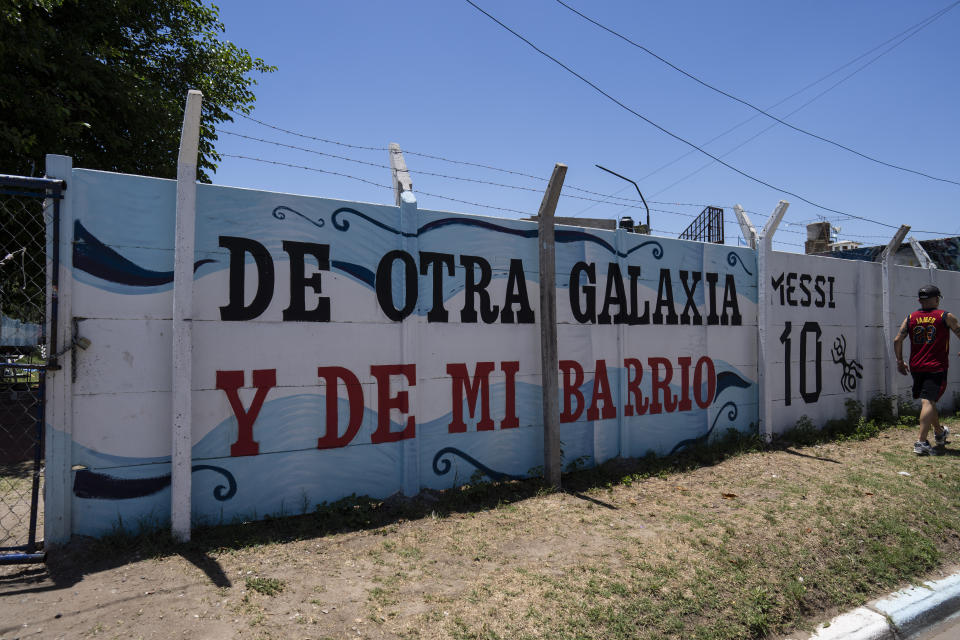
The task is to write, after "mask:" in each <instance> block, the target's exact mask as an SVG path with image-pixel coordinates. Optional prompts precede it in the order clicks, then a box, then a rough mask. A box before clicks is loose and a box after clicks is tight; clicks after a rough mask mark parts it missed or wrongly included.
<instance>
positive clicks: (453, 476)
mask: <svg viewBox="0 0 960 640" xmlns="http://www.w3.org/2000/svg"><path fill="white" fill-rule="evenodd" d="M71 191H72V195H73V198H74V200H73V203H74V208H73V212H74V213H73V220H72V229H73V245H72V246H73V255H72V277H73V280H74V281H73V283H72V284H73V300H72V305H73V309H72V313H73V316H74V317H75V319H76V327H77V332H78V333H79V335H82V336H84V337H86V338H88V339H89V340H90V341H91V346H90V348H89V349H87V350H86V351H84V352H82V353H78V354H77V360H76V368H75V374H76V381H75V383H74V384H73V394H74V399H73V423H72V428H71V434H70V441H71V443H72V444H71V448H72V452H71V456H72V464H73V466H74V471H73V483H72V491H73V497H72V500H73V514H72V521H73V524H72V526H73V531H74V532H75V533H82V534H98V533H102V532H103V531H105V530H108V529H110V528H111V527H113V526H115V525H116V524H117V523H118V522H120V523H124V525H125V526H127V525H129V526H136V525H137V524H138V523H148V522H160V523H162V522H163V521H164V520H165V519H166V518H168V514H169V503H170V489H169V485H170V475H169V474H170V471H169V466H170V424H171V409H170V403H171V396H170V389H171V379H170V376H171V365H170V355H169V354H170V344H171V342H170V341H171V335H170V330H171V329H170V328H171V321H170V317H171V308H172V281H173V236H174V216H173V211H174V209H175V206H174V199H175V192H176V184H175V182H172V181H165V180H158V179H150V178H139V177H131V176H120V175H115V174H108V173H101V172H95V171H85V170H74V172H73V179H72V184H71ZM536 236H537V229H536V224H535V223H531V222H521V221H512V220H502V219H495V218H485V217H479V216H470V215H463V214H452V213H445V212H438V211H422V210H421V211H418V210H417V209H416V206H415V205H409V206H404V207H403V208H401V207H394V206H383V205H372V204H361V203H356V202H342V201H334V200H327V199H321V198H308V197H302V196H292V195H287V194H278V193H267V192H257V191H249V190H243V189H234V188H224V187H216V186H209V185H200V186H199V190H198V194H197V225H196V256H195V261H194V279H195V284H194V286H195V297H194V310H193V345H194V356H193V370H194V386H193V389H194V391H193V395H194V399H193V404H194V414H193V438H194V446H193V461H194V466H193V470H194V481H193V490H194V494H193V505H194V506H193V513H194V519H195V521H196V522H221V521H231V520H234V519H238V518H243V519H248V518H256V517H262V516H263V515H266V514H276V513H288V514H289V513H299V512H302V511H304V510H311V509H313V508H314V507H315V506H316V505H317V504H319V503H321V502H323V501H330V500H335V499H338V498H341V497H343V496H346V495H350V494H367V495H371V496H375V497H387V496H389V495H391V494H394V493H397V492H403V493H405V494H408V495H409V494H415V493H416V492H417V491H419V490H420V489H422V488H435V489H441V488H448V487H451V486H455V485H458V484H462V483H465V482H467V481H469V480H470V479H471V478H475V477H477V476H482V477H485V478H491V479H500V478H512V477H516V478H519V477H528V476H531V475H538V474H540V473H541V469H542V467H541V465H542V460H543V457H542V442H543V431H542V426H541V422H542V420H541V413H542V408H541V377H540V376H541V372H540V365H539V363H540V352H539V344H540V343H539V340H540V338H539V333H540V329H539V324H538V321H539V320H538V319H539V315H540V314H539V288H538V286H539V285H538V283H539V276H538V254H537V240H536ZM556 242H557V250H556V253H557V263H556V264H557V271H556V281H557V283H558V284H557V306H558V312H557V316H558V321H559V326H558V336H559V353H560V367H559V371H557V372H554V375H557V376H559V380H560V400H559V401H560V407H559V409H560V420H561V433H560V439H561V442H562V452H563V460H564V464H565V465H573V464H576V465H579V466H584V465H586V466H589V465H593V464H598V463H600V462H603V461H605V460H608V459H610V458H613V457H615V456H621V455H622V456H642V455H644V454H646V453H647V452H650V451H652V452H655V453H657V454H661V455H662V454H669V453H673V452H676V451H679V450H681V449H683V448H684V447H688V446H690V445H691V444H693V443H696V442H704V441H707V440H709V439H710V438H713V437H716V436H717V435H720V434H722V433H725V432H726V431H727V430H728V429H730V428H734V429H740V430H749V429H754V428H755V424H756V421H757V417H756V416H757V391H756V375H757V374H756V364H755V363H756V317H757V313H756V300H757V289H756V279H755V273H756V259H755V255H754V253H753V252H752V251H749V250H746V249H734V248H731V247H724V246H717V245H704V244H700V243H693V242H686V241H680V240H670V239H665V238H651V237H650V236H643V235H634V234H630V233H627V232H625V231H603V230H596V229H581V228H572V227H558V229H557V232H556ZM52 427H53V428H56V425H52Z"/></svg>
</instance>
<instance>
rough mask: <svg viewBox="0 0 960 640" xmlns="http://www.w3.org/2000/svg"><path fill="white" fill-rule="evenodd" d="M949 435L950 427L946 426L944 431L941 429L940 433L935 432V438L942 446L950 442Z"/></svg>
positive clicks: (939, 445)
mask: <svg viewBox="0 0 960 640" xmlns="http://www.w3.org/2000/svg"><path fill="white" fill-rule="evenodd" d="M949 435H950V429H949V428H948V427H944V428H943V431H941V432H940V433H935V434H933V439H934V441H935V442H936V443H937V446H938V447H942V446H943V445H945V444H947V443H948V442H949V440H947V436H949Z"/></svg>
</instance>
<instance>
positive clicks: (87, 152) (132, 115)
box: [0, 0, 275, 182]
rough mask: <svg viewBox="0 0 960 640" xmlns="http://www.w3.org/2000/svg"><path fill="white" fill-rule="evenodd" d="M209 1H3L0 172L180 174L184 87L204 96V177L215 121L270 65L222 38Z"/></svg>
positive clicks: (246, 99) (244, 103)
mask: <svg viewBox="0 0 960 640" xmlns="http://www.w3.org/2000/svg"><path fill="white" fill-rule="evenodd" d="M223 32H224V25H223V23H221V22H220V19H219V13H218V10H217V8H216V7H215V6H208V5H205V4H204V2H203V0H0V173H12V174H19V175H41V174H42V173H43V167H44V155H45V154H47V153H59V154H64V155H68V156H72V157H73V159H74V166H78V167H84V168H91V169H103V170H109V171H119V172H124V173H136V174H141V175H150V176H159V177H166V178H172V177H175V176H176V166H177V153H178V150H179V145H180V130H181V127H182V125H183V108H184V104H185V102H186V96H187V91H188V90H189V89H199V90H200V91H202V92H203V114H202V119H201V129H200V157H199V158H198V163H197V164H198V167H197V174H198V176H197V177H198V179H200V180H201V181H204V182H209V181H210V173H212V172H214V171H216V167H217V162H218V161H219V160H220V156H219V155H218V154H217V152H216V150H215V149H214V143H215V141H216V140H217V134H216V126H217V124H219V123H221V122H231V121H232V120H233V118H232V117H231V116H230V113H229V111H231V110H232V111H235V112H239V113H249V112H250V111H251V109H252V107H253V103H254V101H255V97H254V94H253V91H252V89H253V86H254V85H255V84H256V80H255V78H254V77H253V75H252V74H253V73H254V72H258V73H265V72H270V71H273V70H274V69H275V68H274V67H271V66H269V65H267V64H266V63H264V61H263V60H261V59H260V58H254V57H252V56H251V55H250V54H249V53H248V52H247V51H246V50H245V49H242V48H240V47H238V46H236V45H235V44H233V43H231V42H229V41H226V40H222V39H221V35H222V34H223Z"/></svg>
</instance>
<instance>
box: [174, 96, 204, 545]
mask: <svg viewBox="0 0 960 640" xmlns="http://www.w3.org/2000/svg"><path fill="white" fill-rule="evenodd" d="M202 100H203V94H202V93H200V92H199V91H196V90H194V89H191V90H190V91H189V92H188V93H187V105H186V108H185V109H184V112H183V132H182V134H181V137H180V156H179V158H178V160H177V217H176V235H175V243H176V244H175V245H174V258H173V349H172V358H173V381H172V382H173V386H172V389H173V394H172V396H173V414H172V415H173V429H172V443H171V444H172V449H171V460H170V462H171V469H170V501H171V504H170V529H171V533H172V534H173V537H174V539H175V540H177V541H179V542H187V541H189V540H190V521H191V511H192V509H191V507H192V504H191V503H192V500H191V495H190V493H191V478H190V473H191V467H192V465H193V450H192V448H193V396H192V393H193V262H194V244H195V241H196V238H195V228H196V216H197V149H198V147H199V142H200V105H201V102H202Z"/></svg>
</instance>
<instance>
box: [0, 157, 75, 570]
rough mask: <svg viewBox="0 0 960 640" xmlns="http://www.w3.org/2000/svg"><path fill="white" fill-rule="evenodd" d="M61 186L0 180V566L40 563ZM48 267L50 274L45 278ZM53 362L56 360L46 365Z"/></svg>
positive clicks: (45, 181)
mask: <svg viewBox="0 0 960 640" xmlns="http://www.w3.org/2000/svg"><path fill="white" fill-rule="evenodd" d="M64 188H65V184H64V183H63V182H62V181H60V180H48V179H45V178H24V177H18V176H4V175H0V564H13V563H27V562H39V561H42V560H43V557H44V555H43V553H42V551H41V550H42V547H43V541H42V540H38V535H37V533H38V531H42V526H43V509H42V495H43V491H42V489H43V487H42V485H43V460H44V456H43V430H44V429H43V427H44V423H45V420H44V383H45V379H46V373H47V370H49V369H54V368H56V355H57V346H56V339H55V338H56V336H55V332H54V335H53V336H51V337H52V338H53V339H52V340H48V336H47V325H48V323H47V314H48V306H47V295H46V292H47V287H48V286H49V287H50V291H51V293H52V295H51V300H52V302H51V305H50V307H49V314H50V317H51V319H52V320H53V322H51V323H50V326H53V327H56V291H57V277H58V274H57V272H58V270H59V269H58V267H59V243H58V242H51V243H50V256H49V258H50V259H49V262H48V256H47V247H48V244H47V228H48V223H49V228H50V230H51V237H52V238H58V237H59V213H60V199H61V198H62V192H63V189H64ZM47 264H49V265H50V273H49V274H48V273H47ZM50 356H53V357H50Z"/></svg>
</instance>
